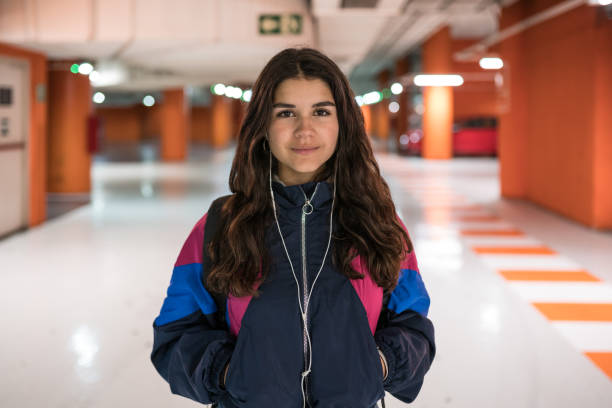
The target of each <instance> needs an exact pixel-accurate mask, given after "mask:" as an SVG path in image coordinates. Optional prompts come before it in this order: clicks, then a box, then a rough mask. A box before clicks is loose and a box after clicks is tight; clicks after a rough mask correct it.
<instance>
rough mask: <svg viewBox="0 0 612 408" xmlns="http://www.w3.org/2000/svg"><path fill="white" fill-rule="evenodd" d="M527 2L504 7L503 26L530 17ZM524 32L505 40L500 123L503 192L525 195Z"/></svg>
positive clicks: (525, 75) (501, 49)
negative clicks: (527, 11) (527, 15)
mask: <svg viewBox="0 0 612 408" xmlns="http://www.w3.org/2000/svg"><path fill="white" fill-rule="evenodd" d="M525 4H526V3H524V2H516V3H514V4H513V5H512V6H510V7H507V8H505V9H504V11H503V13H502V16H501V19H500V30H502V29H505V28H508V27H510V26H512V25H514V24H516V23H518V22H519V21H521V20H523V19H524V18H525V17H526V10H525ZM524 38H525V36H524V33H519V34H516V35H514V36H512V37H509V38H508V39H507V40H504V41H503V42H502V43H501V44H500V46H499V50H500V54H501V56H502V59H503V61H504V68H503V70H502V71H501V73H502V75H503V80H504V83H503V88H502V97H501V98H502V101H503V102H502V105H501V109H500V115H499V126H498V141H497V146H498V156H499V173H500V186H501V194H502V196H503V197H509V198H521V197H525V196H526V195H527V140H528V138H527V134H528V131H527V113H528V102H529V101H528V98H527V86H526V84H527V81H528V76H527V70H526V63H525V62H524V60H525V47H524Z"/></svg>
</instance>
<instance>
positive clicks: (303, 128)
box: [295, 117, 314, 138]
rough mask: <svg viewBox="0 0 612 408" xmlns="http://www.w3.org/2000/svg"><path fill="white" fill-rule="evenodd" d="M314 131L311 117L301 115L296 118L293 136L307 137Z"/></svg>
mask: <svg viewBox="0 0 612 408" xmlns="http://www.w3.org/2000/svg"><path fill="white" fill-rule="evenodd" d="M313 133H314V127H313V126H312V119H311V118H310V117H301V118H300V119H299V120H298V124H297V128H296V129H295V137H298V138H301V137H308V136H312V134H313Z"/></svg>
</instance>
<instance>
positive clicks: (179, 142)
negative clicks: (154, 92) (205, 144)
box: [160, 88, 190, 161]
mask: <svg viewBox="0 0 612 408" xmlns="http://www.w3.org/2000/svg"><path fill="white" fill-rule="evenodd" d="M188 105H189V104H188V102H187V99H186V96H185V92H184V90H183V89H182V88H179V89H167V90H165V91H164V102H163V105H162V125H161V149H160V150H161V152H160V153H161V154H160V156H161V159H162V160H163V161H174V160H185V157H186V156H187V138H188V135H189V114H190V112H189V106H188Z"/></svg>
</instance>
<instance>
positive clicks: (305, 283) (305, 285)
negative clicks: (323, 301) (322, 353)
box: [300, 183, 319, 405]
mask: <svg viewBox="0 0 612 408" xmlns="http://www.w3.org/2000/svg"><path fill="white" fill-rule="evenodd" d="M318 188H319V183H317V185H316V186H315V189H314V192H313V193H312V197H310V199H308V196H307V195H306V193H305V192H304V190H303V189H302V187H300V190H301V191H302V194H304V200H305V202H304V205H303V206H302V282H303V285H302V286H303V288H304V314H305V317H304V332H303V340H304V367H307V366H308V339H307V335H308V302H309V300H310V299H309V298H308V274H307V269H308V268H307V267H306V215H308V214H311V213H312V211H313V210H314V208H313V207H312V204H311V203H310V202H311V201H312V200H313V199H314V196H315V194H317V189H318ZM307 206H310V208H309V209H310V211H309V212H307ZM304 388H305V390H304V395H305V396H306V401H307V404H308V405H310V404H309V403H308V391H307V390H308V377H306V378H305V379H304Z"/></svg>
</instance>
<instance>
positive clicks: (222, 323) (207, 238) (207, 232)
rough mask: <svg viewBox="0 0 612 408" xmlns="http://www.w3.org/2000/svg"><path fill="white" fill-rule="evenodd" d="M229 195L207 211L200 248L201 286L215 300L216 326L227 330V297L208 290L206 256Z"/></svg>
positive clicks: (207, 261) (207, 260) (208, 258)
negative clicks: (202, 241)
mask: <svg viewBox="0 0 612 408" xmlns="http://www.w3.org/2000/svg"><path fill="white" fill-rule="evenodd" d="M230 197H231V195H226V196H223V197H219V198H217V199H216V200H215V201H213V202H212V204H211V205H210V208H209V209H208V215H207V216H206V224H205V225H204V245H203V248H202V285H204V288H206V290H207V291H208V293H210V295H211V296H212V297H213V299H214V300H215V304H216V305H217V313H216V316H217V325H218V327H223V328H226V329H227V328H228V327H227V322H226V320H225V313H226V309H227V296H226V295H225V294H221V293H217V292H213V291H211V290H209V288H208V286H207V284H206V280H207V278H208V272H209V271H210V269H211V268H212V261H211V259H210V256H209V255H208V251H207V250H206V248H208V244H209V243H210V242H211V241H212V240H213V238H214V237H215V234H216V232H217V229H218V228H219V222H220V221H221V207H223V204H224V203H225V202H226V201H227V199H228V198H230Z"/></svg>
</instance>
